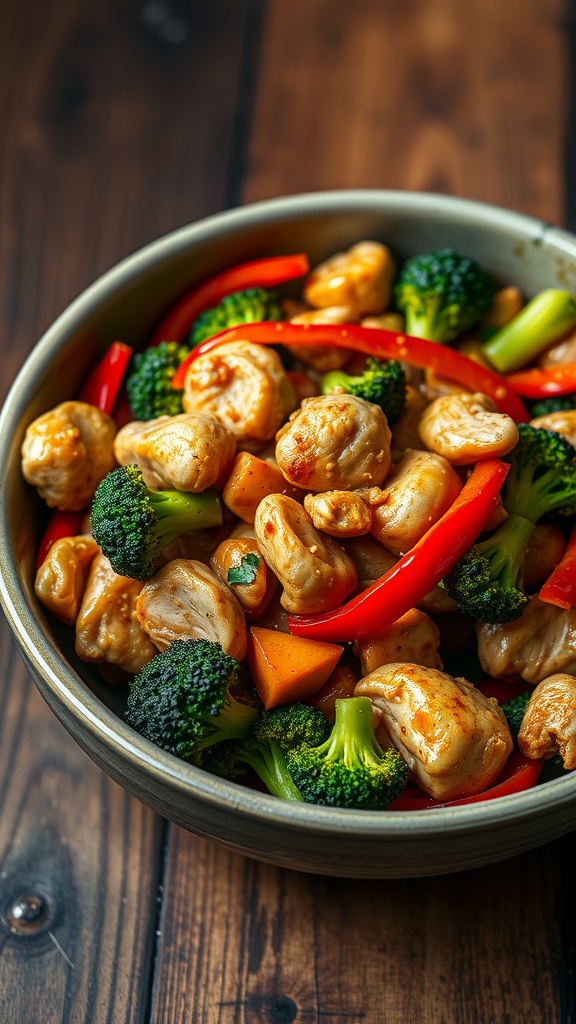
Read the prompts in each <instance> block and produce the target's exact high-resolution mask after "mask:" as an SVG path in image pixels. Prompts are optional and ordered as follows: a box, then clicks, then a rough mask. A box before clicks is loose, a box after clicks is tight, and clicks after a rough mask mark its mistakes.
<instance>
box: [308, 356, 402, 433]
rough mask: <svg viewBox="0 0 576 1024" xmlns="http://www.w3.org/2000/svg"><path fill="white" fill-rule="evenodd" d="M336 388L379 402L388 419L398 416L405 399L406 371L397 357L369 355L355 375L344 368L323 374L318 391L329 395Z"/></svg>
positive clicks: (392, 420)
mask: <svg viewBox="0 0 576 1024" xmlns="http://www.w3.org/2000/svg"><path fill="white" fill-rule="evenodd" d="M336 388H342V389H343V390H344V391H345V392H346V393H347V394H349V395H357V396H358V398H364V399H365V400H366V401H367V402H374V404H375V405H379V406H380V408H381V409H382V412H383V413H384V414H385V416H386V419H387V420H388V423H394V421H395V420H397V419H398V417H399V415H400V413H401V412H402V410H403V408H404V405H405V403H406V373H405V371H404V367H403V366H402V363H399V362H398V360H397V359H389V360H387V361H386V360H383V359H374V358H373V357H370V358H369V359H368V360H367V361H366V369H365V370H364V372H363V373H362V374H360V375H359V376H358V377H350V376H349V375H348V374H347V373H344V371H343V370H332V371H331V372H330V373H327V374H325V376H324V377H322V380H321V381H320V391H321V392H322V394H323V395H329V394H331V393H332V392H333V391H334V390H335V389H336Z"/></svg>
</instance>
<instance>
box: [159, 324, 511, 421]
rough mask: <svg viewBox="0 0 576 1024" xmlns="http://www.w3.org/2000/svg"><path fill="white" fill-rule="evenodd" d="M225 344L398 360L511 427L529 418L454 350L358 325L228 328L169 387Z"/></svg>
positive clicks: (488, 375) (507, 390)
mask: <svg viewBox="0 0 576 1024" xmlns="http://www.w3.org/2000/svg"><path fill="white" fill-rule="evenodd" d="M228 341H253V342H256V343H258V344H262V345H278V344H282V345H328V346H333V347H335V348H345V349H353V350H354V351H355V352H364V353H365V354H366V355H369V356H376V357H377V358H379V359H400V360H402V361H404V362H407V363H411V364H412V365H413V366H418V367H420V368H421V369H428V370H434V371H435V372H436V373H438V374H440V375H441V376H443V377H448V378H449V379H450V380H454V381H457V383H458V384H462V385H463V387H466V388H469V389H470V390H471V391H481V392H482V394H484V395H488V397H489V398H491V399H492V400H493V401H494V403H495V404H496V406H497V408H498V409H499V410H500V412H505V413H507V414H508V415H509V416H511V417H512V419H513V420H515V421H516V423H527V422H528V420H529V419H530V417H529V415H528V411H527V410H526V407H525V406H524V403H523V402H522V401H521V399H520V398H518V395H517V394H516V393H515V391H513V390H512V388H511V387H510V386H509V385H508V384H507V383H506V379H505V378H504V377H501V376H500V375H499V374H497V373H494V371H493V370H488V369H487V368H486V367H484V366H481V365H480V364H479V363H477V362H475V361H474V360H473V359H469V358H468V356H465V355H462V353H461V352H457V351H456V349H453V348H450V347H449V346H448V345H439V344H438V343H437V342H435V341H425V340H424V339H423V338H413V337H411V335H409V334H398V332H397V331H386V330H384V329H382V328H379V327H360V326H359V325H358V324H344V325H343V326H339V325H337V324H291V323H281V322H278V323H271V322H267V323H256V324H244V325H243V326H242V327H232V328H231V329H230V330H227V331H221V333H220V334H216V335H214V337H213V338H209V340H208V341H205V342H203V343H202V344H201V345H198V346H197V347H196V348H194V349H192V352H191V353H190V355H189V356H187V357H186V359H185V360H184V362H183V363H181V365H180V366H179V368H178V370H177V371H176V373H175V375H174V377H173V378H172V386H173V387H175V388H182V387H184V382H185V379H186V372H187V370H188V367H189V366H190V364H191V363H192V362H193V361H194V360H195V359H197V358H198V357H199V356H201V355H205V354H206V352H210V351H211V350H212V349H213V348H216V347H217V346H218V345H221V344H223V342H228Z"/></svg>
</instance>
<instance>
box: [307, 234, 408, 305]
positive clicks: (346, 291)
mask: <svg viewBox="0 0 576 1024" xmlns="http://www.w3.org/2000/svg"><path fill="white" fill-rule="evenodd" d="M395 273H396V264H395V261H394V258H393V256H392V253H391V252H390V250H389V249H388V247H387V246H385V245H382V244H381V243H380V242H370V241H366V242H358V243H357V244H356V245H353V246H352V247H351V248H350V249H348V250H347V251H346V252H339V253H336V254H335V255H334V256H332V257H331V258H330V259H328V260H326V261H325V262H324V263H320V265H319V266H317V267H315V269H314V270H313V271H312V273H311V274H309V276H308V278H307V280H306V284H305V285H304V298H305V300H306V302H309V303H310V305H311V306H317V307H319V306H320V307H325V306H352V308H353V309H355V310H356V312H357V313H358V314H359V315H364V314H367V313H381V312H383V311H384V310H385V309H387V308H388V306H389V305H390V299H391V295H392V283H393V280H394V275H395Z"/></svg>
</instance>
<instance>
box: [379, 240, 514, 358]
mask: <svg viewBox="0 0 576 1024" xmlns="http://www.w3.org/2000/svg"><path fill="white" fill-rule="evenodd" d="M493 294H494V284H493V281H492V279H491V278H490V277H489V275H488V274H487V273H486V271H485V270H484V269H483V268H482V267H481V266H480V264H479V263H477V262H476V260H473V259H472V258H471V257H470V256H463V255H462V254H461V253H459V252H455V251H454V250H453V249H438V250H436V251H435V252H428V253H423V254H422V255H420V256H413V257H412V258H411V259H409V260H406V262H405V263H404V264H403V266H402V268H401V270H400V274H399V275H398V280H397V282H396V287H395V297H396V305H397V307H398V309H399V310H401V311H402V312H403V313H404V315H405V317H406V333H407V334H411V335H414V336H415V337H417V338H426V339H427V340H428V341H439V342H442V343H444V342H447V341H452V340H453V339H454V338H457V337H458V335H459V334H462V333H463V332H464V331H467V330H468V329H469V328H470V327H473V326H474V325H475V324H477V323H478V322H479V321H480V320H481V319H482V317H483V316H484V314H485V313H486V312H487V310H488V307H489V306H490V303H491V301H492V295H493Z"/></svg>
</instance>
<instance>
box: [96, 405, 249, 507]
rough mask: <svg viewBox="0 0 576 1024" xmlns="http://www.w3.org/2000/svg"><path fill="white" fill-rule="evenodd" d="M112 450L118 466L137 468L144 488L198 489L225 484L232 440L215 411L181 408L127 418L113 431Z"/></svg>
mask: <svg viewBox="0 0 576 1024" xmlns="http://www.w3.org/2000/svg"><path fill="white" fill-rule="evenodd" d="M114 452H115V455H116V458H117V460H118V462H119V463H120V465H121V466H129V465H130V464H131V463H132V464H133V463H136V465H138V466H139V467H140V469H141V471H142V478H143V480H144V483H145V484H147V485H148V487H158V488H160V489H161V490H171V489H174V490H176V491H190V492H191V493H194V494H197V493H199V492H200V491H205V490H206V488H207V487H212V486H215V487H220V486H221V485H222V484H223V483H224V481H225V480H226V478H227V477H228V474H229V472H230V468H231V466H232V463H233V461H234V456H235V454H236V440H235V438H234V436H233V434H231V433H230V431H229V430H228V429H227V428H226V427H225V426H224V424H223V423H221V422H220V420H218V419H217V418H216V416H212V415H210V414H209V413H202V412H196V413H186V412H185V413H181V414H180V415H179V416H160V417H159V418H158V419H156V420H148V421H147V422H145V423H140V422H139V421H133V422H132V423H127V424H126V426H124V427H122V429H121V430H119V431H118V433H117V435H116V439H115V441H114Z"/></svg>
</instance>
